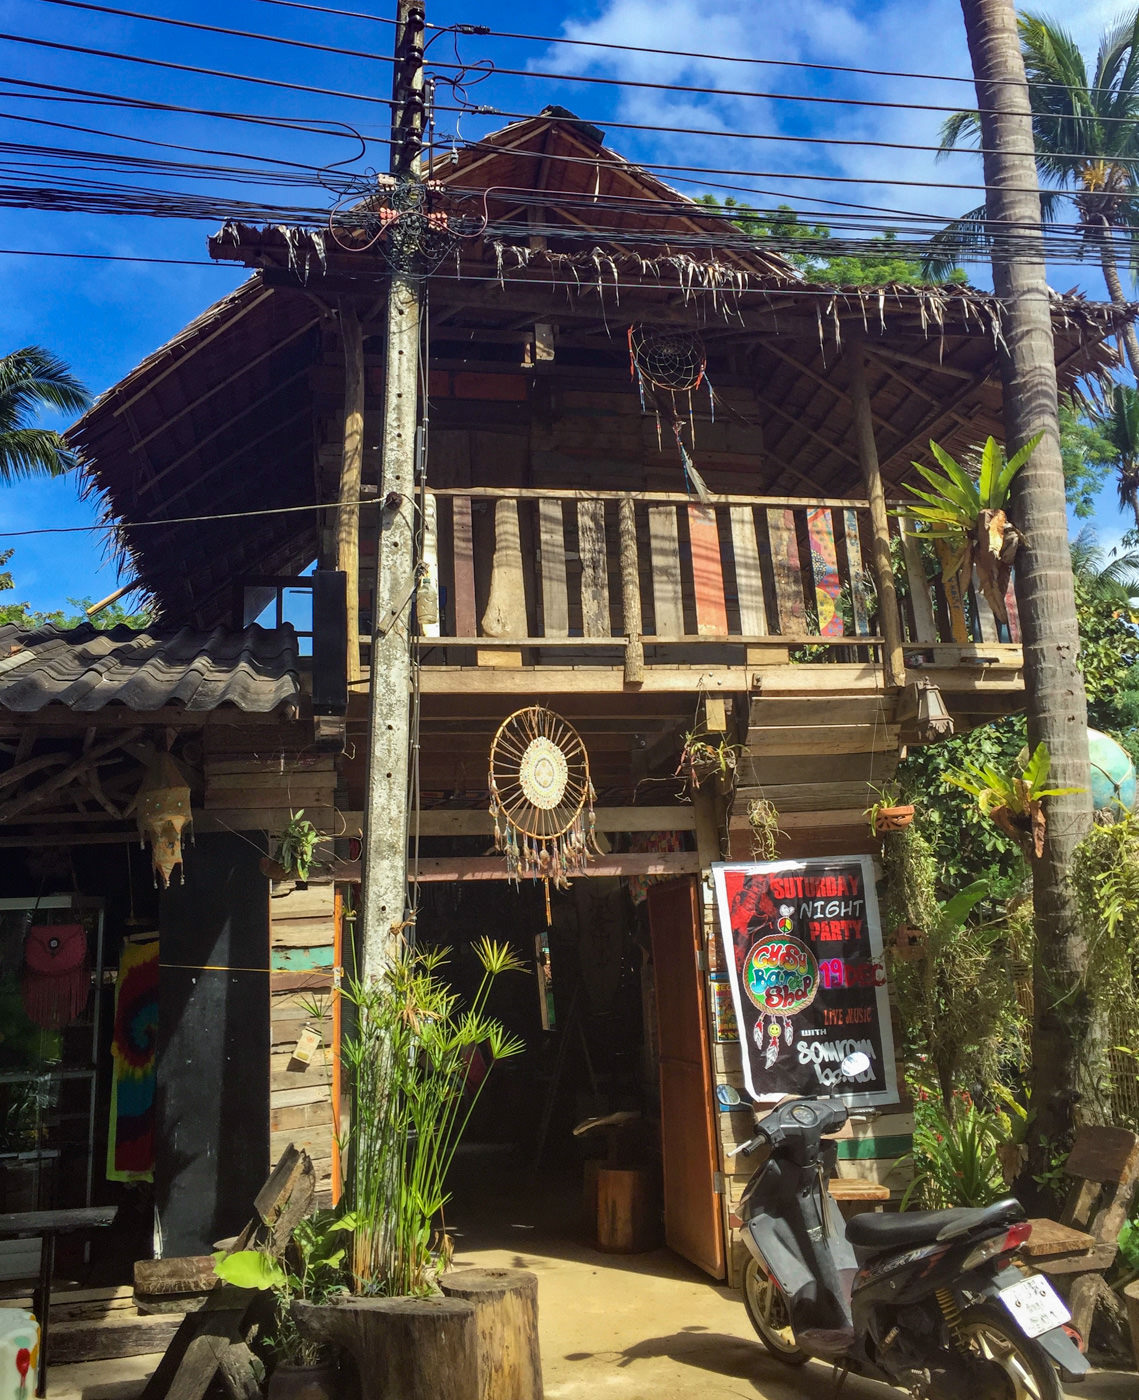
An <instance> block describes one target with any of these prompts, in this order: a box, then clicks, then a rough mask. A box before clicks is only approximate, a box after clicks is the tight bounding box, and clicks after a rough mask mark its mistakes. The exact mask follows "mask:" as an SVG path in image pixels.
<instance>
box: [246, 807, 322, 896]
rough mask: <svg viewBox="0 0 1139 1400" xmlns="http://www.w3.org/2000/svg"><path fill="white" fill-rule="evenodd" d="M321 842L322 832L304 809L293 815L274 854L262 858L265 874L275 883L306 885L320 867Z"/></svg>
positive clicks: (277, 840) (261, 863)
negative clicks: (275, 881)
mask: <svg viewBox="0 0 1139 1400" xmlns="http://www.w3.org/2000/svg"><path fill="white" fill-rule="evenodd" d="M320 840H321V835H320V832H319V831H317V829H316V827H315V826H313V824H312V822H310V821H309V820H308V819H307V818H306V817H305V813H304V808H303V807H302V808H301V809H300V810H299V811H297V812H293V813H292V814H291V815H290V817H289V821H288V825H287V826H286V827H285V829H284V830H283V831H282V832H281V833H280V835H279V836H278V837H277V838H276V843H275V846H274V849H273V854H272V855H271V856H262V857H261V861H260V866H261V873H262V874H263V875H267V876H268V877H269V879H271V880H296V881H297V883H298V884H302V885H303V884H306V883H307V881H308V878H309V876H310V874H311V873H312V871H313V869H314V867H315V866H316V865H317V862H316V860H315V855H316V848H317V846H318V845H319V843H320Z"/></svg>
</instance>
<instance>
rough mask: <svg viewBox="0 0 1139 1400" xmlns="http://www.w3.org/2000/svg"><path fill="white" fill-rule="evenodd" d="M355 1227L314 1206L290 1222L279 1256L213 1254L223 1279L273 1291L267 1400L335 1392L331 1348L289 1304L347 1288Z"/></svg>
mask: <svg viewBox="0 0 1139 1400" xmlns="http://www.w3.org/2000/svg"><path fill="white" fill-rule="evenodd" d="M355 1226H356V1221H355V1217H354V1216H352V1215H350V1214H344V1213H340V1212H337V1211H332V1210H322V1211H317V1212H316V1213H315V1214H313V1215H311V1216H309V1217H307V1218H306V1219H304V1220H302V1221H301V1222H300V1223H299V1224H298V1225H297V1226H295V1227H294V1229H293V1233H292V1236H291V1238H290V1240H289V1243H288V1245H287V1247H286V1249H285V1252H284V1254H283V1256H282V1257H281V1258H280V1259H275V1258H273V1257H272V1255H270V1254H269V1253H267V1252H266V1251H265V1250H261V1249H239V1250H236V1251H235V1252H234V1253H233V1254H223V1253H219V1254H216V1255H215V1256H214V1272H215V1273H216V1274H217V1276H218V1278H220V1279H222V1280H223V1281H224V1282H226V1283H231V1284H233V1285H234V1286H235V1287H237V1288H257V1289H260V1290H262V1291H266V1292H271V1293H272V1294H273V1298H274V1307H273V1326H272V1330H271V1331H270V1332H269V1333H268V1336H267V1340H268V1342H269V1345H270V1348H271V1350H272V1353H273V1359H274V1366H273V1370H272V1373H271V1375H270V1377H269V1392H268V1393H269V1400H333V1397H334V1396H335V1395H336V1394H337V1389H336V1370H335V1367H334V1365H333V1359H332V1348H331V1347H330V1346H329V1345H328V1344H327V1343H325V1342H319V1341H313V1340H312V1339H311V1338H310V1337H309V1336H306V1335H305V1334H304V1333H303V1332H302V1331H301V1330H300V1328H299V1327H298V1326H297V1323H296V1319H295V1316H294V1313H293V1304H294V1303H295V1302H297V1301H298V1300H301V1301H304V1302H309V1303H322V1302H327V1301H328V1300H329V1299H331V1298H334V1297H335V1296H336V1295H337V1294H339V1293H343V1292H345V1291H346V1284H345V1280H344V1261H345V1258H346V1256H347V1249H348V1241H349V1239H350V1237H351V1232H352V1231H353V1230H354V1229H355Z"/></svg>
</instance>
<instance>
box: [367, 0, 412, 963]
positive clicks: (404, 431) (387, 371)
mask: <svg viewBox="0 0 1139 1400" xmlns="http://www.w3.org/2000/svg"><path fill="white" fill-rule="evenodd" d="M423 29H424V9H423V4H422V0H399V3H398V7H397V14H396V62H395V74H394V77H393V79H392V97H393V100H394V106H393V108H392V154H391V173H392V175H393V176H395V177H396V179H397V180H400V179H401V178H403V179H406V178H411V179H416V178H418V169H419V156H420V152H421V150H422V145H423ZM394 198H395V200H396V202H397V204H398V187H397V190H396V191H395V192H394ZM389 236H390V235H389ZM416 273H417V269H416V268H414V267H411V268H409V269H407V270H402V271H396V270H394V268H393V271H392V275H391V282H390V284H389V287H388V306H387V326H386V334H385V341H384V344H385V359H384V417H383V433H382V439H381V467H380V533H379V540H378V542H377V547H376V591H375V601H374V607H373V613H374V616H373V630H372V656H371V685H370V707H369V727H368V775H367V783H366V787H365V797H364V851H363V857H364V860H363V865H364V868H363V882H362V883H363V890H362V895H363V909H362V920H361V922H362V937H361V949H360V951H361V961H362V965H363V975H364V976H365V977H366V978H370V977H376V976H378V975H379V974H380V973H381V972H382V971H383V969H384V967H385V966H386V965H387V964H388V963H389V962H390V961H391V959H392V957H393V955H394V953H395V952H396V949H397V947H398V944H399V938H400V936H401V934H402V932H403V921H404V913H405V909H406V906H407V828H408V813H407V802H408V770H409V744H410V686H411V645H412V642H411V622H410V617H411V601H412V598H413V597H414V594H415V557H414V546H415V516H414V511H415V503H414V495H415V491H414V487H415V440H416V427H417V424H418V393H419V376H418V370H419V319H420V295H421V287H420V282H419V280H417V275H416Z"/></svg>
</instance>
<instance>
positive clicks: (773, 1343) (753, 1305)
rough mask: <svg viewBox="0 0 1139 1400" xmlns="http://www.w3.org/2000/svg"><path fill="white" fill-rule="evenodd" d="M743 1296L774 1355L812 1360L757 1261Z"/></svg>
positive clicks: (791, 1362)
mask: <svg viewBox="0 0 1139 1400" xmlns="http://www.w3.org/2000/svg"><path fill="white" fill-rule="evenodd" d="M743 1295H744V1307H745V1308H746V1309H747V1315H748V1317H749V1318H750V1319H751V1325H752V1326H753V1327H754V1328H755V1330H756V1332H757V1334H758V1335H759V1340H760V1341H761V1342H762V1343H763V1345H764V1346H765V1347H766V1348H767V1350H768V1351H769V1352H770V1353H771V1354H772V1356H775V1357H778V1358H779V1360H780V1361H782V1362H784V1363H785V1364H786V1365H788V1366H801V1365H802V1364H803V1362H804V1361H807V1360H809V1359H810V1358H809V1357H808V1356H807V1353H806V1352H805V1351H803V1350H801V1349H800V1347H799V1345H798V1343H797V1342H796V1341H795V1331H794V1329H793V1328H792V1326H791V1311H790V1309H789V1308H788V1306H787V1295H786V1294H785V1293H784V1292H783V1290H782V1288H780V1287H779V1285H778V1284H777V1283H776V1282H775V1280H774V1279H773V1278H772V1277H771V1276H770V1275H769V1274H768V1272H767V1270H766V1269H765V1268H763V1266H762V1265H761V1264H760V1263H759V1261H758V1260H756V1259H749V1260H748V1263H747V1268H746V1269H745V1270H744V1280H743ZM1049 1400H1051V1397H1049Z"/></svg>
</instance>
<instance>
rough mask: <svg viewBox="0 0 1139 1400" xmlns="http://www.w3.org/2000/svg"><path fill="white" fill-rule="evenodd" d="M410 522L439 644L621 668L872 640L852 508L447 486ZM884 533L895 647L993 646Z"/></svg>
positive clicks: (984, 614)
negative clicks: (712, 649) (640, 661)
mask: <svg viewBox="0 0 1139 1400" xmlns="http://www.w3.org/2000/svg"><path fill="white" fill-rule="evenodd" d="M424 516H425V518H424V522H423V524H424V545H425V557H426V561H427V566H428V570H429V573H430V574H431V576H432V577H434V578H435V579H436V580H437V584H438V590H439V600H440V607H439V620H438V622H431V623H425V624H424V625H423V626H422V627H421V631H422V632H423V633H424V634H425V635H426V636H427V637H429V638H438V639H439V642H440V644H441V645H446V646H447V647H449V648H450V647H457V646H464V647H477V648H479V649H482V648H491V647H511V648H514V649H520V648H528V647H542V648H547V649H548V648H557V649H560V648H564V647H571V648H578V647H587V648H597V649H605V648H608V647H624V648H625V662H626V669H627V670H628V669H629V667H630V665H632V666H633V668H634V669H635V668H636V665H637V657H638V654H640V655H642V656H643V649H644V648H646V647H653V648H662V649H663V650H662V651H661V652H659V656H660V659H662V660H667V659H668V658H669V656H672V657H677V656H678V655H679V653H678V651H677V649H678V648H680V647H692V646H693V645H694V644H700V645H702V646H704V647H706V646H707V645H708V644H709V643H718V644H721V645H723V644H732V645H736V646H747V647H765V646H768V647H770V646H778V647H781V648H811V650H810V651H809V652H808V653H806V655H808V656H810V657H811V658H812V659H820V658H821V659H827V658H828V656H831V655H834V656H837V657H839V658H841V659H854V657H852V655H851V649H854V655H855V656H857V657H858V658H859V659H861V658H863V657H866V658H869V656H870V655H871V654H872V651H871V649H873V648H878V647H880V646H881V645H882V638H881V636H880V635H879V632H878V627H877V608H878V600H877V592H876V590H875V588H874V585H873V572H872V567H871V552H870V547H871V524H870V515H869V508H868V505H867V503H866V502H865V501H852V500H828V499H811V498H804V497H797V498H787V497H780V498H772V497H755V496H717V497H716V498H715V499H714V501H713V502H711V503H709V504H706V505H705V504H701V503H699V502H698V501H695V500H694V499H693V498H692V497H690V496H684V495H679V494H675V493H673V494H669V493H658V494H653V493H649V492H619V491H564V490H525V489H523V490H502V489H497V488H489V487H488V488H457V489H453V490H438V491H435V492H433V493H431V494H430V495H429V496H428V498H427V501H426V505H425V510H424ZM891 530H892V532H893V550H894V557H895V561H896V563H897V587H898V592H899V606H900V609H901V613H902V631H903V638H904V644H905V647H906V649H907V651H909V652H914V651H920V650H921V649H922V648H929V649H930V650H931V652H933V653H934V654H936V650H937V648H939V647H943V646H945V645H955V646H960V645H961V644H963V643H969V642H996V641H999V640H1001V632H1000V629H998V624H997V622H996V619H995V618H994V616H993V614H992V612H991V611H990V609H989V607H988V605H987V604H986V603H985V602H984V601H983V599H981V598H980V595H979V593H977V592H976V590H970V592H969V595H968V596H965V597H962V596H960V594H959V592H958V590H957V589H956V588H955V587H954V586H953V584H952V581H951V582H950V586H949V587H948V588H946V587H943V580H942V578H941V576H940V574H939V573H938V570H937V564H936V562H935V561H934V558H933V555H932V552H930V550H929V546H928V545H927V544H923V543H922V542H919V540H918V539H917V538H916V537H915V536H914V535H912V534H910V533H907V532H905V531H904V530H903V529H902V527H901V525H900V523H899V522H898V521H897V520H892V521H891ZM1010 633H1011V635H1009V634H1010ZM1005 639H1006V640H1010V641H1017V640H1019V636H1018V633H1017V630H1016V621H1015V610H1010V627H1009V629H1007V631H1006V632H1005ZM839 648H842V649H844V650H841V651H840V650H838V649H839ZM701 654H703V652H702V653H701ZM801 654H802V653H801ZM931 659H932V658H931ZM425 660H426V661H427V664H430V657H426V658H425Z"/></svg>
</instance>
